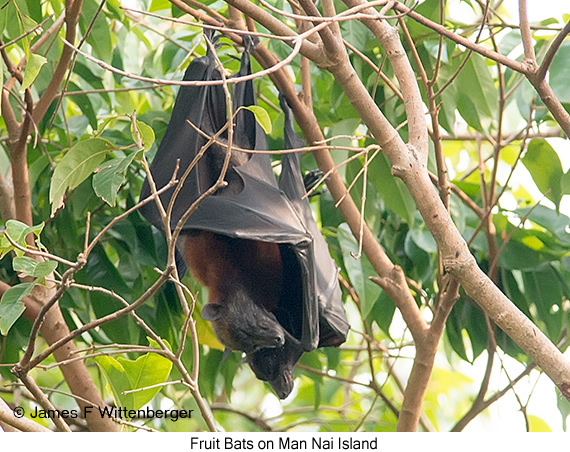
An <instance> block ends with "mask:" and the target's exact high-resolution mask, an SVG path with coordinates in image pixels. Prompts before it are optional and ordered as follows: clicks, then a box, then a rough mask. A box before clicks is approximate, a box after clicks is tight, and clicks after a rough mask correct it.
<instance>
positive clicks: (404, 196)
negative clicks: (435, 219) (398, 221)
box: [369, 153, 416, 225]
mask: <svg viewBox="0 0 570 452" xmlns="http://www.w3.org/2000/svg"><path fill="white" fill-rule="evenodd" d="M369 165H370V166H369V170H370V172H369V174H370V181H371V182H372V183H373V184H374V187H375V188H376V190H377V191H378V193H380V196H381V197H382V199H383V200H384V202H385V203H386V206H388V208H390V209H391V210H393V211H394V212H395V213H396V214H398V215H399V216H401V217H402V218H404V219H405V220H406V222H407V223H408V224H410V225H411V224H413V219H414V215H415V212H416V205H415V203H414V200H413V198H412V195H410V192H409V191H408V189H407V188H406V186H405V185H404V183H403V182H402V181H401V180H399V179H397V178H395V177H394V176H392V173H391V172H390V168H391V167H392V165H391V164H390V162H389V161H388V158H387V157H386V156H385V155H384V154H382V153H381V154H378V155H377V156H376V157H375V158H374V160H372V161H371V162H370V164H369Z"/></svg>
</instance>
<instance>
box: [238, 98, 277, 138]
mask: <svg viewBox="0 0 570 452" xmlns="http://www.w3.org/2000/svg"><path fill="white" fill-rule="evenodd" d="M243 108H245V109H246V110H249V111H251V112H252V113H253V115H254V116H255V120H256V121H257V122H258V123H259V125H260V126H261V128H262V129H263V131H264V132H265V133H266V134H267V135H269V134H270V133H271V130H272V126H271V118H270V117H269V113H267V111H265V109H264V108H263V107H260V106H259V105H250V106H249V107H243Z"/></svg>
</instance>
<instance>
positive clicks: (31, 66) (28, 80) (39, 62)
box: [20, 53, 47, 91]
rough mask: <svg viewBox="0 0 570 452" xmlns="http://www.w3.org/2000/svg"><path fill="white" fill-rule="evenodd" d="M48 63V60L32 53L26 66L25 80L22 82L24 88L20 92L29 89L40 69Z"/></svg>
mask: <svg viewBox="0 0 570 452" xmlns="http://www.w3.org/2000/svg"><path fill="white" fill-rule="evenodd" d="M46 63H47V59H46V58H45V57H43V56H41V55H37V54H35V53H32V54H31V55H30V57H29V58H28V63H27V64H26V70H25V71H24V80H23V81H22V86H21V88H20V91H25V90H26V88H29V87H30V85H31V84H32V83H34V80H35V79H36V77H37V76H38V74H39V73H40V69H41V68H42V66H43V65H44V64H46Z"/></svg>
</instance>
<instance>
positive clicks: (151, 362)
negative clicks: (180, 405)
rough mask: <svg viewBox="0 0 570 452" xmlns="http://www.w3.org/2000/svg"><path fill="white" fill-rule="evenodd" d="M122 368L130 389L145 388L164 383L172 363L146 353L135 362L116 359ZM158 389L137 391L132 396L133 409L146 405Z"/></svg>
mask: <svg viewBox="0 0 570 452" xmlns="http://www.w3.org/2000/svg"><path fill="white" fill-rule="evenodd" d="M117 361H118V362H119V363H120V364H121V365H122V366H123V368H124V369H125V372H126V374H127V377H128V378H129V381H130V383H131V388H132V389H140V388H146V387H148V386H154V385H157V384H160V383H164V382H166V380H167V379H168V376H169V375H170V370H171V369H172V362H171V361H170V360H168V359H166V358H164V357H163V356H160V355H157V354H156V353H152V352H149V353H146V354H144V355H143V356H140V357H139V358H137V359H136V360H135V361H131V360H128V359H124V358H117ZM160 389H161V388H160V387H156V388H149V389H145V390H144V391H137V392H134V393H132V395H133V409H135V410H138V409H139V408H140V407H142V406H143V405H146V404H147V403H148V402H150V401H151V400H152V398H153V397H154V396H155V395H156V394H157V393H158V392H159V391H160Z"/></svg>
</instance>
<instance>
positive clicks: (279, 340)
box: [274, 336, 285, 347]
mask: <svg viewBox="0 0 570 452" xmlns="http://www.w3.org/2000/svg"><path fill="white" fill-rule="evenodd" d="M274 341H275V345H276V346H277V347H282V346H283V345H285V338H284V337H283V336H275V338H274Z"/></svg>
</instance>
